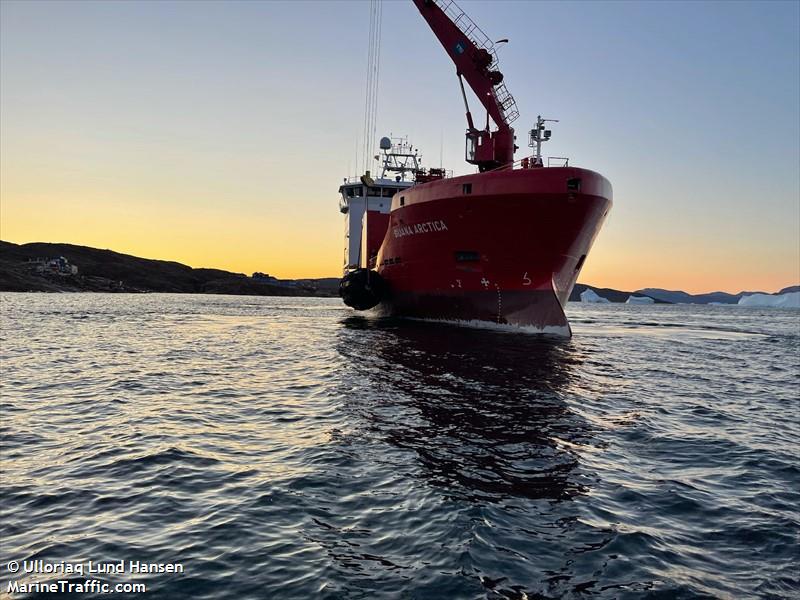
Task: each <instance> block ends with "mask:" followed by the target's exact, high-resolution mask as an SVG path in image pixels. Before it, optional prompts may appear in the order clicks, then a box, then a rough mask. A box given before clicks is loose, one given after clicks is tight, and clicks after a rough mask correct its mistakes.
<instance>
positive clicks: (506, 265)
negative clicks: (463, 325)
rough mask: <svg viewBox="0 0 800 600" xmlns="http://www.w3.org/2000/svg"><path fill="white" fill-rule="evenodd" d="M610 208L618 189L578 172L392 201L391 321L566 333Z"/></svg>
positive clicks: (461, 182) (515, 174)
mask: <svg viewBox="0 0 800 600" xmlns="http://www.w3.org/2000/svg"><path fill="white" fill-rule="evenodd" d="M610 207H611V184H610V183H609V182H608V180H607V179H605V178H604V177H603V176H601V175H599V174H597V173H595V172H593V171H588V170H585V169H578V168H574V167H559V168H538V169H519V170H498V171H493V172H487V173H481V174H475V175H468V176H463V177H456V178H452V179H442V180H438V181H433V182H430V183H426V184H422V185H418V186H415V187H413V188H410V189H408V190H405V191H403V192H400V193H398V194H396V195H395V196H394V198H393V199H392V211H391V215H390V218H389V224H388V229H387V230H386V235H385V237H384V240H383V244H382V245H381V247H380V251H379V253H378V257H377V270H378V272H379V273H380V274H381V275H382V276H383V277H384V279H385V280H386V281H387V282H388V284H389V287H390V289H391V294H390V298H389V299H388V300H387V301H385V302H384V303H383V304H382V305H381V310H382V311H383V312H384V313H389V314H394V315H398V316H407V317H418V318H429V319H444V320H455V321H484V322H486V321H488V322H491V323H496V324H509V325H516V326H523V327H532V328H535V329H537V330H541V331H544V332H552V333H560V334H565V335H569V332H570V330H569V324H568V322H567V319H566V317H565V316H564V310H563V306H564V304H565V303H566V301H567V298H568V297H569V294H570V292H571V291H572V287H573V286H574V285H575V281H576V279H577V277H578V274H579V273H580V269H581V267H582V266H583V263H584V261H585V257H586V255H587V254H588V252H589V249H590V248H591V246H592V243H593V241H594V239H595V237H596V236H597V233H598V232H599V230H600V227H601V226H602V224H603V221H604V220H605V217H606V215H607V214H608V210H609V209H610Z"/></svg>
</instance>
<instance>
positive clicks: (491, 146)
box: [413, 0, 519, 171]
mask: <svg viewBox="0 0 800 600" xmlns="http://www.w3.org/2000/svg"><path fill="white" fill-rule="evenodd" d="M413 2H414V4H415V5H416V7H417V9H418V10H419V12H420V14H422V16H423V18H424V19H425V21H427V23H428V25H429V26H430V28H431V29H432V30H433V33H434V34H435V35H436V37H437V38H438V39H439V42H441V44H442V46H443V47H444V49H445V51H446V52H447V54H448V55H449V56H450V58H451V59H452V60H453V62H454V63H455V65H456V73H457V75H458V81H459V83H460V85H461V94H462V96H463V97H464V106H465V108H466V111H467V145H466V152H465V158H466V160H467V162H468V163H471V164H473V165H478V169H479V170H480V171H488V170H490V169H496V168H497V167H502V166H504V165H509V164H511V163H513V162H514V151H515V150H516V149H517V146H516V145H515V144H514V139H515V138H514V129H513V128H512V127H511V123H512V122H513V121H514V119H516V118H517V117H518V116H519V112H518V111H517V104H516V102H515V101H514V97H513V96H512V95H511V94H510V93H509V91H508V90H507V89H506V86H505V84H504V83H503V74H502V73H501V72H500V71H499V70H497V53H496V52H495V49H494V43H492V41H491V40H490V39H489V38H488V37H487V36H486V34H484V33H483V31H481V30H480V28H479V27H478V26H477V25H476V24H475V23H474V22H473V21H472V19H470V18H469V17H468V16H467V14H466V13H465V12H464V11H462V10H461V9H460V8H459V7H458V5H457V4H456V3H455V2H453V1H452V0H413ZM464 79H466V80H467V83H468V84H469V87H471V88H472V91H474V92H475V95H476V96H477V97H478V100H480V102H481V104H483V106H484V107H485V108H486V127H485V128H484V129H478V128H476V127H475V124H474V123H473V121H472V114H471V113H470V110H469V105H468V104H467V96H466V93H465V91H464V81H463V80H464ZM490 117H491V119H492V121H494V124H495V126H496V127H497V129H496V130H494V131H491V130H490V129H489V118H490Z"/></svg>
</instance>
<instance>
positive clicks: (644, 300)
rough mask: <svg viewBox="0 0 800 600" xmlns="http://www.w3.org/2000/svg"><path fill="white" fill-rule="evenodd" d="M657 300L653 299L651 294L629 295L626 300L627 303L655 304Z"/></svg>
mask: <svg viewBox="0 0 800 600" xmlns="http://www.w3.org/2000/svg"><path fill="white" fill-rule="evenodd" d="M654 303H655V300H653V299H652V298H651V297H650V296H628V299H627V300H625V304H654Z"/></svg>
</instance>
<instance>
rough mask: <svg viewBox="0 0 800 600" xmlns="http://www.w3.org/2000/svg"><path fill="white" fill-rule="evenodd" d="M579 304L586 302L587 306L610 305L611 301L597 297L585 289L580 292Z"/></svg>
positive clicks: (591, 291)
mask: <svg viewBox="0 0 800 600" xmlns="http://www.w3.org/2000/svg"><path fill="white" fill-rule="evenodd" d="M581 302H586V303H587V304H610V303H611V301H610V300H609V299H608V298H603V297H602V296H598V295H597V294H596V293H595V291H594V290H591V289H589V288H586V289H585V290H583V291H582V292H581Z"/></svg>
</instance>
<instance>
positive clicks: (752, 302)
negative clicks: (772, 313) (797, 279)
mask: <svg viewBox="0 0 800 600" xmlns="http://www.w3.org/2000/svg"><path fill="white" fill-rule="evenodd" d="M581 298H583V296H581ZM739 306H757V307H759V308H800V292H789V293H787V294H750V295H749V296H742V297H741V298H739Z"/></svg>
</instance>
